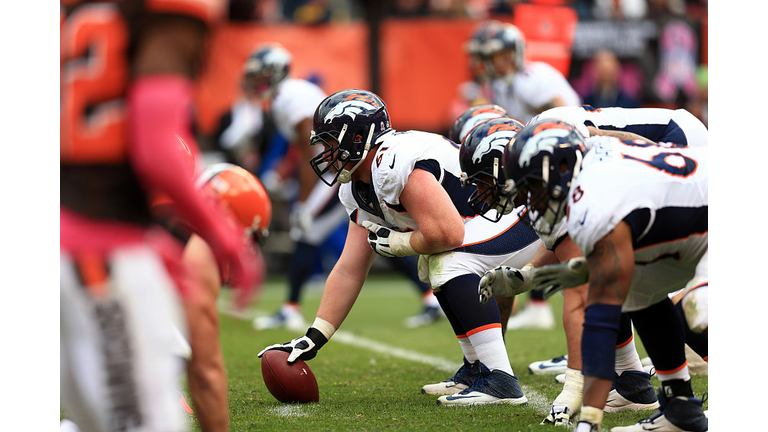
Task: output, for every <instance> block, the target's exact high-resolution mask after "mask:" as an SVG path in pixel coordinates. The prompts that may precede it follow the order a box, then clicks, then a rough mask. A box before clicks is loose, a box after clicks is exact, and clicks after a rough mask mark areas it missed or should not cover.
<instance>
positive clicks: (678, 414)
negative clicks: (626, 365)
mask: <svg viewBox="0 0 768 432" xmlns="http://www.w3.org/2000/svg"><path fill="white" fill-rule="evenodd" d="M704 400H706V397H705V398H704ZM659 404H660V406H659V410H658V411H656V412H655V413H654V414H653V415H652V416H650V417H648V418H646V419H642V420H640V421H639V422H637V423H635V424H633V425H632V426H621V427H615V428H613V429H611V432H643V431H655V432H705V431H707V430H709V420H708V419H707V415H706V414H705V412H704V409H703V407H702V406H703V401H702V400H701V399H698V398H695V397H685V396H674V397H672V398H670V399H667V397H666V396H665V395H664V393H663V392H662V391H661V390H659Z"/></svg>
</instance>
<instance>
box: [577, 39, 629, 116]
mask: <svg viewBox="0 0 768 432" xmlns="http://www.w3.org/2000/svg"><path fill="white" fill-rule="evenodd" d="M592 62H593V67H594V76H593V80H594V88H593V90H592V92H591V93H589V94H587V95H585V96H584V103H585V104H587V105H592V106H593V107H595V108H606V107H622V108H636V107H637V106H638V102H637V100H636V99H635V98H634V97H632V96H630V95H629V94H627V92H625V91H624V90H623V89H622V88H621V86H620V82H619V78H620V75H621V63H619V59H618V58H616V55H615V54H614V53H613V52H612V51H610V50H607V49H602V50H600V51H598V52H597V53H596V54H595V56H594V57H593V58H592Z"/></svg>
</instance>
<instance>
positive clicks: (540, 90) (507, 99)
mask: <svg viewBox="0 0 768 432" xmlns="http://www.w3.org/2000/svg"><path fill="white" fill-rule="evenodd" d="M492 88H493V102H494V103H495V104H497V105H499V106H501V107H503V108H504V109H506V110H507V112H509V116H510V117H512V118H514V119H516V120H519V121H521V122H523V123H527V122H528V121H529V120H530V119H531V118H532V117H533V116H534V115H536V114H538V113H539V109H540V108H541V107H543V106H545V105H548V104H549V103H550V101H552V99H554V98H556V97H559V98H561V99H562V100H563V102H564V103H565V104H566V105H567V106H571V105H573V106H578V105H580V104H581V98H580V97H579V95H578V93H576V91H575V90H574V89H573V88H572V87H571V85H570V84H569V83H568V80H566V79H565V77H564V76H563V75H562V74H561V73H560V72H559V71H558V70H557V69H555V68H553V67H552V66H550V65H549V64H548V63H544V62H531V63H527V64H526V65H525V68H524V69H523V70H521V71H518V72H517V73H516V74H515V77H514V79H513V82H512V85H509V84H508V83H507V82H505V81H504V80H502V79H496V80H494V81H493V83H492Z"/></svg>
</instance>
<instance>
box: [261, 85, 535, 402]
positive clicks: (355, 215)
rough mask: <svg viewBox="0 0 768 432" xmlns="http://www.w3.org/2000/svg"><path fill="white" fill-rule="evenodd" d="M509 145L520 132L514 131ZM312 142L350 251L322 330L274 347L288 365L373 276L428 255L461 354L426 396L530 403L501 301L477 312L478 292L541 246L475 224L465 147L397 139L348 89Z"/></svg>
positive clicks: (382, 117)
mask: <svg viewBox="0 0 768 432" xmlns="http://www.w3.org/2000/svg"><path fill="white" fill-rule="evenodd" d="M508 126H509V128H508V130H506V137H507V139H506V141H504V142H505V143H506V142H507V141H509V137H511V136H513V135H514V133H515V130H514V125H508ZM311 142H312V144H314V145H317V144H320V145H322V146H323V148H324V151H323V152H322V153H321V154H319V155H318V156H317V157H315V158H313V159H312V162H311V163H312V166H313V168H314V169H315V171H316V172H317V174H318V175H319V176H321V177H323V178H325V176H326V175H328V174H330V175H331V178H330V181H329V184H330V185H332V184H335V183H336V182H337V181H338V182H341V183H342V186H341V187H340V189H339V196H340V198H341V201H342V203H343V204H344V206H345V207H346V208H347V211H348V213H349V217H350V223H349V231H348V234H347V242H346V244H345V246H344V251H343V252H342V255H341V258H340V259H339V261H338V262H337V264H336V266H335V267H334V268H333V270H332V271H331V274H330V275H329V276H328V279H327V281H326V284H325V289H324V292H323V296H322V299H321V300H320V308H319V309H318V312H317V317H316V319H315V322H314V323H313V324H312V326H311V327H310V328H309V330H308V331H307V333H306V335H305V336H302V337H299V338H296V339H294V340H292V341H290V342H287V343H285V344H282V345H281V344H277V345H272V346H269V347H267V348H265V349H264V350H263V351H262V352H261V353H259V355H260V356H261V355H262V354H263V353H264V352H266V351H267V350H270V349H279V350H283V351H287V352H290V353H291V354H290V356H289V357H288V361H290V362H292V361H295V360H296V359H297V358H301V359H303V360H309V359H312V358H314V357H315V355H316V354H317V350H318V349H319V348H321V347H322V346H323V345H325V343H326V342H327V341H328V340H329V339H330V338H331V336H332V335H333V333H334V332H335V331H336V329H337V328H339V326H340V325H341V323H342V322H343V321H344V319H345V318H346V316H347V314H348V313H349V311H350V309H351V308H352V306H353V304H354V302H355V300H356V298H357V296H358V294H359V292H360V289H361V288H362V286H363V283H364V282H365V279H366V277H367V275H368V271H369V270H370V268H371V265H372V264H373V260H374V259H375V258H376V254H379V255H382V256H387V257H391V256H410V255H421V256H420V258H419V271H420V276H422V280H425V281H429V283H430V285H431V287H432V289H433V290H435V296H436V297H437V298H438V300H439V301H440V306H441V307H442V308H443V311H444V312H445V314H446V316H447V317H448V320H449V322H450V323H451V326H452V327H453V331H454V333H455V335H456V336H457V338H458V340H459V344H460V347H461V349H462V352H463V354H464V365H463V366H462V367H461V368H460V369H459V371H458V372H457V373H456V375H455V376H454V377H452V378H450V379H449V380H446V381H444V382H441V383H437V384H430V385H427V386H424V387H423V388H422V392H423V393H428V394H433V395H442V396H440V398H438V400H437V402H438V404H441V405H476V404H497V403H503V404H513V405H518V404H524V403H526V402H527V398H526V397H525V395H524V394H523V391H522V389H521V387H520V384H519V382H518V380H517V377H516V376H514V372H513V371H512V367H511V365H510V363H509V357H508V355H507V351H506V346H505V344H504V339H503V336H502V332H501V323H500V319H499V311H498V308H497V307H496V304H495V302H489V303H488V304H485V305H481V304H480V302H479V301H478V298H477V291H476V288H477V283H478V282H479V280H480V275H482V274H483V273H484V272H485V270H486V269H488V268H493V267H495V266H496V265H499V264H501V263H507V264H511V265H514V264H520V265H522V264H523V263H525V262H527V260H528V259H529V258H530V257H532V256H533V253H534V252H535V250H536V248H537V247H538V238H537V237H536V234H535V233H533V231H531V230H530V229H529V228H527V227H525V226H523V225H522V224H514V223H513V220H514V219H515V217H514V216H512V217H511V218H509V217H508V218H507V224H506V226H505V228H504V229H500V228H501V227H502V226H503V225H502V224H494V223H492V222H490V221H488V220H486V219H484V218H478V217H475V216H476V215H477V214H476V212H475V211H474V210H473V209H472V208H471V207H470V206H469V205H468V203H467V199H468V197H469V195H471V194H472V192H473V191H474V189H473V188H463V187H461V180H460V174H461V173H460V169H459V154H458V150H459V149H458V145H456V144H455V143H453V142H452V141H450V140H448V139H446V138H444V137H442V136H440V135H436V134H430V133H425V132H419V131H408V132H395V131H394V130H393V129H392V128H391V127H390V123H389V114H388V113H387V110H386V107H385V105H384V102H383V101H382V100H381V98H379V97H378V96H377V95H375V94H373V93H371V92H369V91H366V90H343V91H340V92H337V93H334V94H332V95H331V96H329V97H328V98H326V99H325V100H324V101H323V102H322V103H321V104H320V106H318V108H317V110H316V111H315V116H314V129H313V133H312V139H311ZM494 263H498V264H494Z"/></svg>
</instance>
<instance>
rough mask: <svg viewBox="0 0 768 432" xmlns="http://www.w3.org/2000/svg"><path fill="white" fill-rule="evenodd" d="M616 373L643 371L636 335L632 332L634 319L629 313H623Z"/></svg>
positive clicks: (617, 348)
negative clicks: (636, 345)
mask: <svg viewBox="0 0 768 432" xmlns="http://www.w3.org/2000/svg"><path fill="white" fill-rule="evenodd" d="M614 367H615V369H616V374H618V375H621V373H622V372H624V371H639V372H643V364H642V363H641V362H640V356H639V355H638V354H637V349H636V348H635V337H634V334H633V333H632V320H631V319H630V318H629V315H627V314H625V313H622V314H621V323H620V324H619V337H618V338H617V339H616V365H615V366H614Z"/></svg>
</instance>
